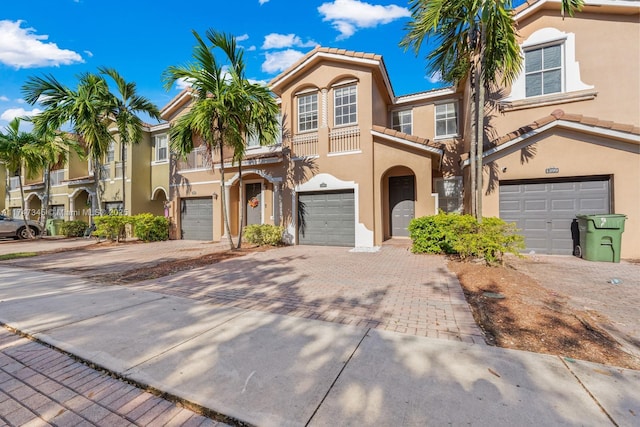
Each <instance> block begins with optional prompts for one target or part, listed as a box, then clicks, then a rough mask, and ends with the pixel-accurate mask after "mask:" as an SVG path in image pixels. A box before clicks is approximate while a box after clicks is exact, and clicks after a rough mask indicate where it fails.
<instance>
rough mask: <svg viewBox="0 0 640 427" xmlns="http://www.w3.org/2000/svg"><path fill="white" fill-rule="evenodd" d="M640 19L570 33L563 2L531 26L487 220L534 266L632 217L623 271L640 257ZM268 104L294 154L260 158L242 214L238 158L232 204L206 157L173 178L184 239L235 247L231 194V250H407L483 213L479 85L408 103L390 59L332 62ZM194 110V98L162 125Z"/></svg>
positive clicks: (527, 14)
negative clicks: (521, 239)
mask: <svg viewBox="0 0 640 427" xmlns="http://www.w3.org/2000/svg"><path fill="white" fill-rule="evenodd" d="M639 6H640V2H637V1H597V2H589V4H588V5H587V6H585V8H584V10H583V11H582V12H580V13H578V14H576V16H575V17H573V18H566V19H564V20H563V19H562V17H561V15H560V12H559V10H560V5H559V2H557V1H539V2H534V3H530V4H526V5H524V6H523V7H521V8H519V9H518V10H517V15H516V19H517V22H518V28H519V34H520V37H521V41H522V51H523V56H524V68H523V72H522V75H521V76H520V77H519V78H518V79H517V80H516V81H515V82H514V84H513V87H511V88H503V89H502V90H501V92H500V93H499V94H491V95H492V96H493V100H494V101H496V102H494V103H492V104H493V105H497V106H498V108H496V109H494V110H492V111H489V117H490V119H489V124H490V125H491V126H490V131H489V132H488V135H487V137H486V139H485V152H484V165H485V168H484V171H485V172H484V180H483V183H484V191H483V194H484V196H483V204H482V207H483V215H484V216H499V217H501V218H503V219H505V220H507V221H514V222H516V223H517V225H518V227H519V228H521V229H522V231H523V233H524V235H525V237H526V244H527V251H535V252H537V253H549V254H571V253H572V252H573V247H574V238H575V236H573V235H572V227H575V224H574V225H572V220H573V219H574V218H575V215H576V214H578V213H589V214H591V213H623V214H626V215H627V216H628V219H627V221H626V227H625V228H626V230H625V232H624V235H623V239H622V242H623V243H622V256H623V257H625V258H638V257H640V246H639V245H640V208H639V200H640V158H639V152H640V131H639V119H640V110H639V109H640V87H639V84H640V79H639V78H638V76H639V75H640V70H639V66H640V57H639V54H640V51H639V50H638V48H637V47H638V37H637V36H638V32H639V27H640V25H639V23H638V17H639ZM613 34H615V37H612V36H611V35H613ZM611 40H614V42H611ZM270 88H271V89H272V91H273V92H274V93H275V94H276V95H277V96H278V99H279V102H280V107H281V119H282V125H283V127H282V138H281V140H279V141H278V142H277V143H276V144H274V145H273V146H270V147H261V146H259V145H257V143H256V141H248V142H247V157H246V159H245V161H244V162H243V166H242V170H243V185H244V187H245V188H244V193H245V197H244V199H243V200H242V201H240V200H239V194H240V192H239V175H238V165H234V164H232V163H231V161H230V160H229V158H230V153H225V159H227V160H225V171H226V183H225V186H224V188H223V187H222V185H221V182H220V173H219V170H220V159H219V158H216V156H217V155H214V156H211V154H210V153H207V152H206V149H205V148H204V147H197V148H196V149H195V150H194V151H193V152H192V153H191V154H190V155H189V157H188V158H187V159H179V160H178V161H176V162H174V163H175V165H174V166H172V173H171V178H170V179H171V184H170V186H171V196H170V197H171V200H172V204H171V210H170V211H171V213H170V215H171V217H172V222H173V224H174V229H173V230H172V237H173V238H185V239H204V240H211V239H213V240H220V239H222V238H223V237H224V234H225V231H224V227H223V223H222V205H221V197H220V196H221V194H222V192H224V193H225V195H226V198H227V200H229V203H228V207H227V208H228V215H229V218H230V223H231V234H232V235H236V234H237V233H238V231H239V228H240V227H241V226H244V225H247V224H254V223H259V224H260V223H267V224H279V225H283V226H284V227H285V229H286V232H285V238H286V240H287V241H288V242H290V243H293V244H313V245H343V246H350V247H355V248H358V249H367V248H374V247H376V246H379V245H380V244H382V242H384V241H385V240H387V239H390V238H393V237H405V236H407V235H408V232H407V226H408V223H409V221H410V220H411V219H412V218H414V217H419V216H423V215H431V214H434V213H436V212H437V211H438V210H439V209H442V210H444V211H446V212H463V211H465V212H469V208H470V206H469V200H470V197H469V194H470V193H471V191H470V183H469V181H470V180H469V174H468V165H469V159H468V152H469V144H470V129H471V117H470V114H469V111H470V99H471V94H470V91H469V88H468V81H467V82H464V83H463V84H462V85H461V86H460V87H459V88H445V89H438V90H433V91H428V92H422V93H416V94H410V95H405V96H396V95H395V94H394V92H393V89H392V85H391V82H390V80H389V76H388V74H387V71H386V68H385V65H384V61H383V59H382V57H380V56H379V55H375V54H365V53H359V52H352V51H345V50H339V49H330V48H323V47H318V48H316V49H314V50H313V51H311V52H309V53H308V54H307V55H305V56H304V57H303V58H302V59H300V60H299V61H298V62H297V63H295V64H294V65H292V66H291V67H290V68H289V69H288V70H286V71H285V72H283V73H282V74H280V75H279V76H277V77H275V78H274V79H273V80H272V81H271V82H270ZM190 103H191V97H190V95H189V91H188V90H185V91H183V92H181V93H180V94H179V95H178V96H177V97H176V98H175V99H174V100H172V101H171V102H170V103H169V104H168V105H167V106H166V107H165V108H164V109H163V111H162V114H163V118H164V119H165V120H167V121H169V122H172V121H174V120H175V119H176V118H177V117H178V116H179V115H180V114H182V113H184V112H185V111H187V109H188V108H189V105H190ZM212 164H213V168H212ZM240 204H243V205H244V208H245V217H244V219H243V220H242V223H240V218H239V211H240V210H239V205H240Z"/></svg>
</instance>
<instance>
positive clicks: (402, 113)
mask: <svg viewBox="0 0 640 427" xmlns="http://www.w3.org/2000/svg"><path fill="white" fill-rule="evenodd" d="M407 113H408V114H407ZM407 115H408V116H409V123H408V125H409V132H404V131H403V130H402V127H403V126H406V125H407V123H403V121H402V116H405V117H406V116H407ZM395 117H398V124H397V125H396V123H395V122H394V118H395ZM391 129H393V130H397V131H398V132H402V133H406V134H407V135H412V133H413V109H409V110H396V111H392V112H391Z"/></svg>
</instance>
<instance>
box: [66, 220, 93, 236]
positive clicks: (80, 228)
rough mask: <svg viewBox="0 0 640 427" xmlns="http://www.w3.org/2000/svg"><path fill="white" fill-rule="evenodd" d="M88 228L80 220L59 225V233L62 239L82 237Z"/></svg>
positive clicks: (87, 225)
mask: <svg viewBox="0 0 640 427" xmlns="http://www.w3.org/2000/svg"><path fill="white" fill-rule="evenodd" d="M88 227H89V224H87V223H86V222H84V221H82V220H74V221H65V222H63V223H62V224H61V225H60V232H61V233H62V235H63V236H64V237H83V236H84V233H85V231H87V228H88Z"/></svg>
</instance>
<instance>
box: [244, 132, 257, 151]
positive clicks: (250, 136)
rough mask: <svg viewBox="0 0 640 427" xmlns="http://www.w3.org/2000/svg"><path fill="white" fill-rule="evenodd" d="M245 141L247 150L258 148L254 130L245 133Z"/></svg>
mask: <svg viewBox="0 0 640 427" xmlns="http://www.w3.org/2000/svg"><path fill="white" fill-rule="evenodd" d="M245 140H246V141H247V148H254V147H260V138H258V133H257V132H256V131H255V128H253V129H251V131H250V132H247V136H246V138H245Z"/></svg>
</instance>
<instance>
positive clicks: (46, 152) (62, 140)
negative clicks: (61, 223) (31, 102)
mask: <svg viewBox="0 0 640 427" xmlns="http://www.w3.org/2000/svg"><path fill="white" fill-rule="evenodd" d="M31 121H32V122H33V121H34V120H33V118H32V119H31ZM40 126H42V123H40ZM34 133H35V134H36V140H35V149H36V150H38V152H39V153H40V156H41V160H42V164H40V165H37V168H36V170H38V171H42V175H43V179H44V186H45V191H44V198H43V201H42V205H43V209H42V212H43V215H42V216H41V217H40V223H41V224H42V225H45V224H46V223H47V219H48V216H49V200H50V199H51V175H50V174H51V171H52V170H53V168H54V167H55V166H56V165H60V164H64V163H66V162H67V160H68V158H69V154H70V152H71V151H74V152H75V153H76V154H78V155H79V156H84V151H83V150H82V147H81V146H80V145H79V144H78V143H77V142H76V141H75V140H74V139H73V138H71V136H70V135H69V134H67V133H66V132H60V131H57V130H54V129H38V128H35V129H34Z"/></svg>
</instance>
